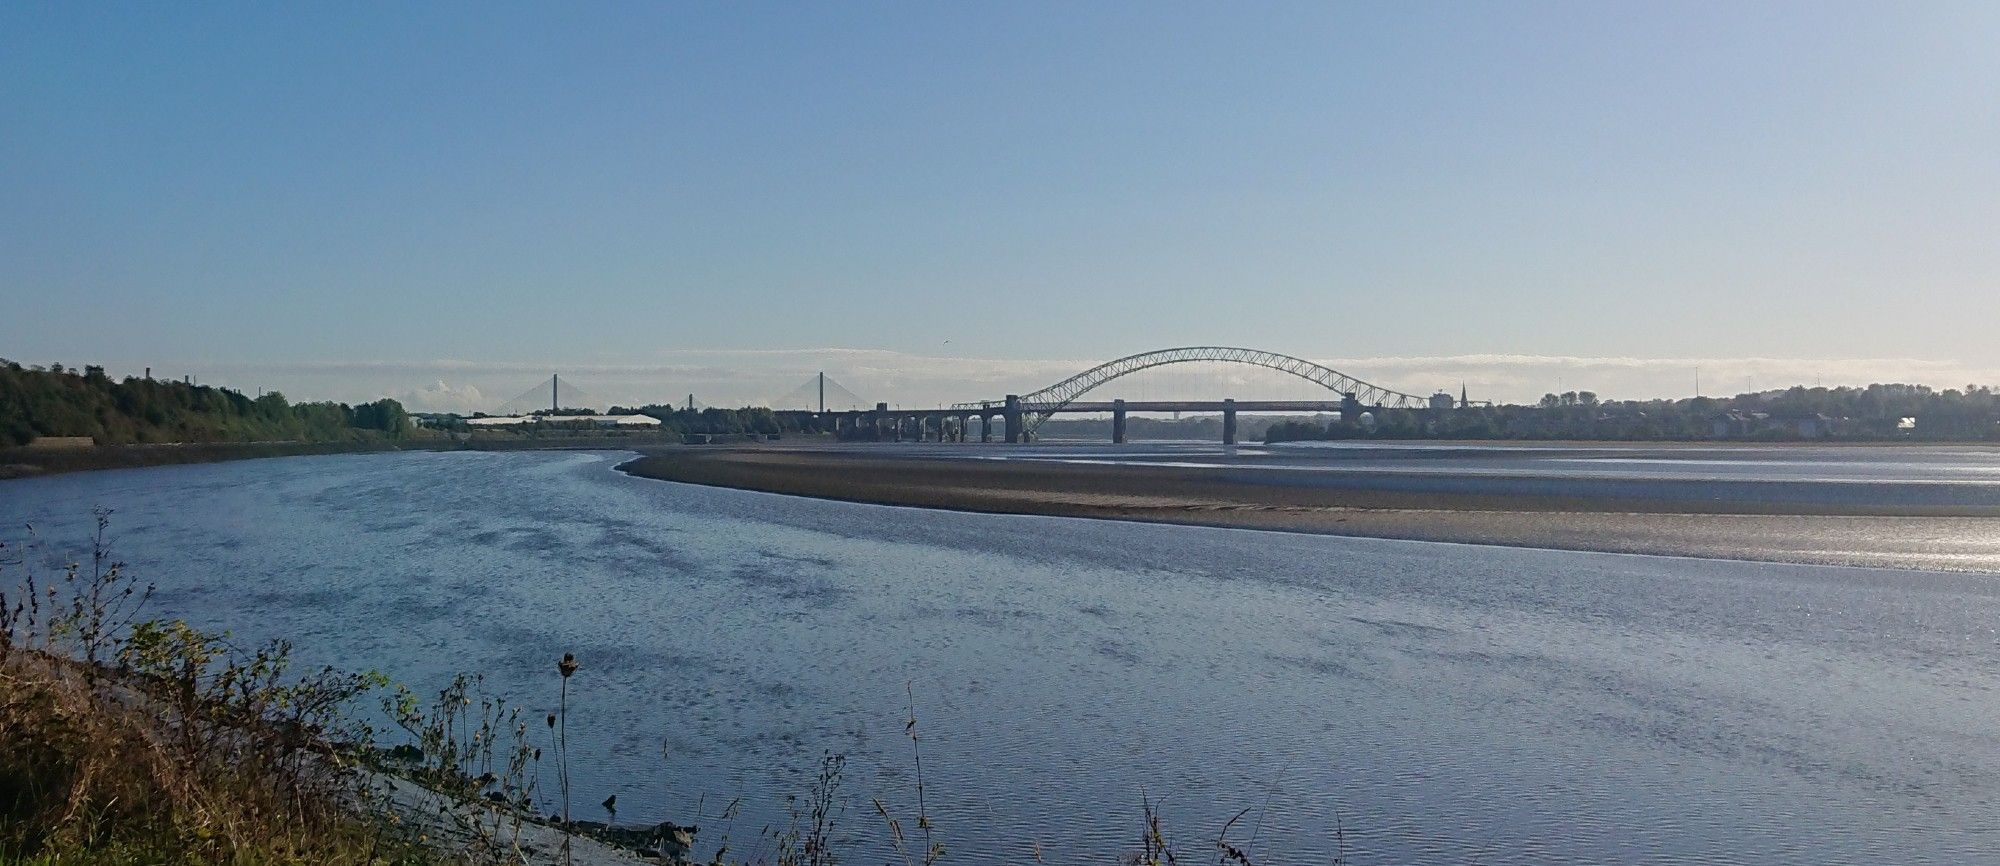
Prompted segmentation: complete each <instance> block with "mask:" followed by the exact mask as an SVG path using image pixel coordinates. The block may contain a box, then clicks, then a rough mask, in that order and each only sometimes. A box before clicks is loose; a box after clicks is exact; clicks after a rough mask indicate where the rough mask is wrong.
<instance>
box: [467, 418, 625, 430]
mask: <svg viewBox="0 0 2000 866" xmlns="http://www.w3.org/2000/svg"><path fill="white" fill-rule="evenodd" d="M465 426H467V427H472V428H476V429H488V430H492V429H499V428H508V427H530V426H547V427H594V428H597V429H600V430H646V429H651V428H654V427H658V426H660V419H658V418H655V417H653V416H651V415H510V416H505V417H498V418H467V419H465Z"/></svg>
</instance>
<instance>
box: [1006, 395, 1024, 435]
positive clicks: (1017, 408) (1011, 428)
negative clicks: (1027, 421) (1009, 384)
mask: <svg viewBox="0 0 2000 866" xmlns="http://www.w3.org/2000/svg"><path fill="white" fill-rule="evenodd" d="M1000 417H1001V418H1002V419H1003V420H1005V421H1006V423H1007V444H1009V445H1012V444H1015V443H1018V442H1025V441H1027V435H1026V434H1027V431H1025V430H1022V429H1021V395H1019V394H1008V395H1007V405H1006V408H1005V409H1003V410H1001V415H1000Z"/></svg>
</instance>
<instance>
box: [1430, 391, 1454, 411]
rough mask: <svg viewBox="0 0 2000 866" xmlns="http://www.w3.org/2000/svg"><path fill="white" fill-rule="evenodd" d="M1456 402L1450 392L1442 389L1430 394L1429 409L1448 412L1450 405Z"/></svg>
mask: <svg viewBox="0 0 2000 866" xmlns="http://www.w3.org/2000/svg"><path fill="white" fill-rule="evenodd" d="M1456 402H1457V401H1456V400H1454V399H1453V398H1452V396H1451V395H1450V394H1448V393H1446V392H1444V391H1439V392H1437V393H1436V394H1432V395H1431V401H1430V403H1431V411H1433V412H1449V411H1451V408H1452V405H1453V404H1454V403H1456Z"/></svg>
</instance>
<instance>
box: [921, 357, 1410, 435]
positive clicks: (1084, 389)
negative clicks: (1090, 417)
mask: <svg viewBox="0 0 2000 866" xmlns="http://www.w3.org/2000/svg"><path fill="white" fill-rule="evenodd" d="M1204 361H1214V362H1223V363H1232V364H1248V365H1251V366H1254V367H1263V368H1266V369H1270V370H1277V371H1279V372H1283V373H1289V374H1291V375H1293V376H1297V377H1299V378H1301V379H1304V380H1306V381H1308V382H1312V383H1314V384H1316V385H1319V386H1321V387H1324V388H1326V389H1327V390H1329V391H1332V392H1334V393H1336V394H1339V395H1341V396H1342V397H1345V396H1347V395H1349V394H1352V395H1354V399H1355V400H1356V402H1359V403H1360V404H1362V405H1363V406H1369V407H1384V408H1392V409H1418V408H1422V407H1423V406H1424V405H1425V400H1424V398H1422V397H1418V396H1416V395H1414V394H1405V393H1403V392H1401V391H1392V390H1390V389H1388V388H1384V387H1381V386H1379V385H1374V384H1370V383H1368V382H1364V381H1361V380H1360V379H1356V378H1354V377H1352V376H1349V375H1347V374H1346V373H1342V372H1340V371H1339V370H1335V369H1333V368H1331V367H1326V366H1323V365H1320V364H1315V363H1313V362H1311V361H1308V360H1305V359H1304V358H1294V357H1292V356H1290V355H1280V354H1278V353H1276V352H1266V351H1263V350H1260V349H1242V348H1236V347H1233V346H1183V347H1180V348H1176V349H1156V350H1154V351H1151V352H1140V353H1139V354H1136V355H1127V356H1125V357H1123V358H1119V359H1117V360H1114V361H1106V362H1104V363H1102V364H1099V365H1097V366H1095V367H1092V368H1090V369H1088V370H1085V371H1083V372H1081V373H1078V374H1076V375H1074V376H1071V377H1069V378H1067V379H1064V380H1062V381H1060V382H1057V383H1055V384H1054V385H1050V386H1048V387H1047V388H1043V389H1041V390H1039V391H1036V392H1034V393H1031V394H1023V395H1021V412H1022V415H1023V416H1024V419H1023V420H1024V426H1025V428H1026V430H1028V431H1033V430H1034V429H1035V428H1037V427H1040V426H1041V423H1042V422H1043V421H1045V420H1047V419H1048V418H1049V416H1051V415H1053V414H1055V413H1056V412H1057V411H1059V410H1061V409H1062V408H1063V407H1064V406H1067V405H1069V404H1070V403H1072V402H1074V401H1075V400H1076V399H1077V398H1079V397H1082V396H1083V395H1084V394H1087V393H1089V392H1090V391H1091V390H1092V389H1095V388H1097V387H1098V386H1100V385H1103V384H1104V383H1106V382H1109V381H1111V380H1113V379H1116V378H1119V377H1120V376H1129V375H1131V374H1133V373H1137V372H1139V371H1141V370H1150V369H1152V368H1154V367H1164V366H1166V365H1168V364H1188V363H1195V362H1204ZM1003 405H1004V403H1003V402H1001V401H991V400H989V401H984V402H980V403H960V404H958V405H957V406H955V407H953V408H958V409H986V410H991V409H996V408H1000V407H1001V406H1003Z"/></svg>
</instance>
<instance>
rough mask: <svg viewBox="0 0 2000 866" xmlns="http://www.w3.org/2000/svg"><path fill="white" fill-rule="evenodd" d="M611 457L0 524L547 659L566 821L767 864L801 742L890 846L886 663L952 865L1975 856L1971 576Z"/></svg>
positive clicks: (1981, 602)
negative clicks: (1431, 535)
mask: <svg viewBox="0 0 2000 866" xmlns="http://www.w3.org/2000/svg"><path fill="white" fill-rule="evenodd" d="M621 459H623V458H622V456H621V455H616V454H595V453H552V452H538V453H537V452H530V453H497V454H496V453H409V454H392V455H351V456H327V457H299V458H286V459H280V460H259V461H246V462H238V463H222V464H212V465H203V466H181V467H160V468H152V469H141V470H121V471H110V472H98V473H87V474H78V475H68V476H58V477H51V478H42V479H31V480H25V481H13V482H6V483H0V527H4V529H0V537H5V538H7V539H9V540H20V539H22V538H23V537H24V535H25V534H26V530H25V529H24V527H25V525H27V524H30V523H32V524H33V526H34V532H35V534H36V535H37V536H39V537H40V538H41V539H42V540H43V542H44V543H45V545H48V546H51V547H59V546H61V545H64V544H74V543H75V542H77V541H79V540H81V539H82V538H83V537H84V534H85V532H86V529H87V526H88V523H89V520H90V514H89V512H90V509H92V508H93V507H100V506H101V507H108V508H112V509H115V511H116V514H115V515H114V516H113V534H114V541H115V544H116V546H117V548H118V552H119V553H120V554H121V555H122V556H123V558H125V559H127V560H129V561H130V562H131V563H132V565H133V566H134V567H135V568H137V569H139V570H140V572H141V573H142V574H144V575H145V576H146V577H149V578H152V579H154V580H156V581H157V582H158V583H159V585H160V592H159V595H158V597H157V601H156V603H155V611H156V612H158V613H162V614H167V615H173V616H181V617H186V618H188V619H190V620H192V621H194V622H195V623H197V624H199V625H202V626H204V627H208V628H216V629H228V630H230V631H231V632H232V633H233V634H234V636H235V639H237V640H238V641H240V642H243V643H249V642H253V641H256V640H260V639H264V638H271V637H286V638H290V639H291V640H293V641H294V642H295V643H296V644H297V645H298V647H299V652H300V653H301V654H302V655H303V656H304V657H305V660H306V661H309V662H322V661H323V662H328V663H333V664H338V665H341V666H344V667H349V668H367V667H374V668H379V669H381V670H383V671H384V672H387V673H389V674H391V675H392V676H394V677H396V678H397V679H399V680H402V681H404V682H408V683H410V684H412V685H413V686H416V687H419V688H423V689H435V688H437V687H439V686H440V685H442V684H443V682H444V681H445V680H446V679H447V678H448V677H449V675H450V674H451V673H452V672H455V671H478V672H484V673H485V674H486V675H487V677H488V683H489V685H490V687H491V688H492V689H493V690H494V691H497V692H499V693H501V694H505V695H507V696H509V697H511V698H514V699H516V700H519V701H522V702H525V703H527V704H529V705H531V706H533V707H534V709H535V714H536V716H537V717H539V714H540V713H541V712H542V711H543V710H544V709H546V708H551V707H552V706H553V704H554V702H555V699H556V687H557V677H556V674H555V661H556V659H557V658H558V657H560V656H561V654H562V653H563V652H565V651H570V652H575V653H576V654H577V656H578V657H579V659H580V660H581V662H582V665H583V668H582V670H581V672H580V673H578V674H577V676H576V678H575V679H574V680H572V682H571V690H572V691H571V698H570V700H571V717H570V719H571V721H570V723H569V730H570V733H571V751H572V760H573V763H574V765H575V770H574V774H573V775H574V777H575V785H576V788H577V791H576V794H575V795H574V797H573V800H574V802H575V803H577V804H579V805H578V806H577V807H576V811H577V814H579V815H580V816H583V817H597V818H601V817H602V814H601V810H599V809H598V807H596V806H595V805H594V804H596V803H597V802H598V801H599V800H601V799H603V798H604V796H606V795H608V794H612V793H616V794H617V795H618V804H619V817H620V819H621V820H624V821H657V820H661V819H666V818H672V819H674V820H677V821H680V822H681V823H688V822H690V821H693V822H696V823H699V824H701V826H702V832H701V848H702V851H701V853H703V854H706V853H708V851H709V849H710V847H711V846H713V845H714V844H716V843H717V842H719V841H721V840H720V836H721V835H723V834H724V833H725V832H726V833H727V834H728V835H729V836H730V842H731V846H732V850H733V851H735V852H737V853H751V852H754V851H755V850H756V849H757V848H758V846H759V842H758V838H757V837H758V830H759V828H760V827H762V826H764V825H765V824H767V823H770V822H772V821H775V820H778V819H779V818H780V817H781V816H782V815H783V814H784V812H785V808H786V807H785V803H784V800H783V797H784V795H786V794H792V793H802V792H803V791H804V790H805V788H806V786H807V784H808V783H809V782H810V778H811V776H812V775H813V774H814V772H815V771H816V770H817V768H818V765H819V762H820V759H821V756H822V755H823V754H826V753H829V752H831V753H838V754H842V755H845V756H847V759H848V764H847V774H846V779H845V782H844V785H843V787H842V789H841V794H842V797H843V802H844V803H845V806H846V808H845V812H844V814H843V815H842V817H841V819H840V821H839V823H838V832H839V834H840V835H841V836H842V837H844V838H846V839H848V840H849V841H850V843H851V844H852V845H853V846H855V849H854V850H855V853H854V856H852V857H851V858H850V859H852V860H853V861H855V862H865V861H869V860H872V859H876V858H877V857H878V856H879V855H881V854H883V853H884V849H883V845H884V841H883V840H884V839H885V838H886V831H885V830H884V829H883V826H882V820H881V819H880V818H879V817H878V816H877V815H876V814H875V813H874V809H873V807H872V806H870V805H868V803H869V799H870V798H880V799H881V800H882V801H883V802H884V803H885V805H886V806H887V807H888V808H889V809H890V810H891V811H892V812H894V813H896V814H899V815H903V816H905V824H906V825H908V824H913V823H914V821H913V819H912V818H911V817H910V816H911V815H913V814H914V811H915V805H914V800H915V791H914V779H913V774H912V772H911V771H912V760H911V753H910V742H909V740H907V739H906V738H905V737H904V736H903V727H904V721H905V719H906V715H907V713H908V707H907V702H908V701H909V698H908V697H906V689H907V690H908V691H907V694H913V695H914V700H915V709H916V714H917V716H918V717H919V727H918V731H919V732H920V733H921V734H922V736H923V739H922V746H923V749H924V751H923V771H924V778H925V782H926V785H927V788H926V790H927V799H928V805H929V810H930V812H931V815H932V818H933V821H934V823H935V825H936V835H937V838H938V840H939V841H940V842H942V843H944V844H945V845H946V847H947V849H948V851H949V854H948V855H947V862H963V863H982V864H983V863H1001V862H1008V863H1018V862H1027V861H1030V860H1032V859H1033V852H1034V851H1035V850H1036V848H1037V847H1039V849H1040V850H1041V851H1042V852H1043V855H1044V857H1045V859H1046V860H1047V861H1049V862H1068V861H1097V862H1111V861H1113V860H1114V859H1115V858H1116V857H1117V856H1118V855H1119V854H1120V853H1121V852H1124V851H1127V850H1130V849H1131V848H1132V847H1134V843H1136V841H1137V838H1138V833H1139V826H1140V813H1141V798H1142V797H1145V798H1148V799H1150V800H1152V801H1154V802H1156V803H1159V804H1162V808H1161V815H1162V818H1163V822H1164V826H1165V828H1166V829H1167V831H1168V833H1169V835H1170V837H1172V838H1173V839H1174V841H1175V842H1176V844H1177V845H1178V846H1179V847H1180V848H1181V849H1182V851H1183V853H1184V854H1187V853H1192V855H1193V856H1194V857H1195V859H1203V858H1207V857H1211V856H1213V853H1212V852H1213V851H1214V847H1213V840H1214V838H1215V834H1216V832H1217V830H1218V829H1219V828H1220V827H1221V826H1222V825H1223V824H1224V822H1226V821H1227V820H1228V819H1229V818H1230V817H1231V816H1232V815H1235V814H1237V813H1238V812H1239V811H1241V810H1245V809H1248V810H1249V812H1248V814H1246V815H1245V816H1244V817H1243V819H1242V820H1241V821H1239V822H1237V824H1236V825H1235V826H1234V827H1233V828H1232V829H1231V831H1230V837H1229V838H1230V841H1231V842H1232V843H1233V844H1235V845H1237V846H1238V847H1246V848H1247V849H1248V851H1249V853H1250V855H1251V857H1252V858H1253V859H1254V860H1255V861H1256V862H1259V863H1275V862H1322V863H1324V862H1328V861H1330V860H1331V859H1333V858H1334V857H1336V856H1341V857H1345V858H1346V862H1348V863H1354V864H1375V863H1474V862H1476V863H1487V864H1557V863H1577V864H1585V863H1590V864H1595V863H1663V864H1668V863H1671V864H1680V863H1760V864H1761V863H1800V864H1806V863H1811V864H1841V863H1856V864H1861V863H1866V864H1881V863H1952V864H1959V863H1995V862H2000V812H1996V802H1995V793H1996V791H2000V696H1996V694H1995V691H1994V689H1995V686H1996V685H2000V632H1996V628H2000V592H1996V584H1995V583H1994V578H1992V577H1990V576H1981V575H1963V574H1940V573H1929V572H1922V571H1876V570H1865V569H1851V568H1829V567H1815V566H1798V565H1779V564H1766V563H1746V562H1736V561H1726V560H1695V559H1672V558H1657V557H1639V556H1621V555H1611V554H1591V553H1575V552H1558V551H1541V550H1526V549H1512V548H1499V547H1473V546H1459V545H1446V544H1432V543H1420V542H1402V541H1385V540H1375V539H1359V538H1339V537H1324V536H1309V535H1287V534H1278V533H1263V532H1251V531H1241V530H1227V529H1205V528H1195V527H1177V526H1157V525H1144V524H1132V523H1117V522H1105V521H1088V520H1071V519H1062V518H1042V517H1017V516H999V515H979V514H960V513H951V512H938V511H922V510H911V509H899V508H888V507H879V506H870V505H860V504H851V503H838V502H825V501H817V500H808V499H799V498H790V497H782V496H774V495H768V494H759V493H746V492H740V491H730V490H720V489H710V488H702V487H693V486H687V485H679V484H670V483H663V482H657V481H649V480H643V479H635V478H630V477H627V476H624V475H622V474H620V473H618V472H616V471H615V470H614V468H613V467H614V466H615V465H616V464H617V462H619V461H620V460H621ZM46 555H49V556H55V557H59V556H60V553H58V552H55V551H48V552H47V553H46ZM544 781H545V783H549V782H551V781H552V780H551V779H550V778H549V776H548V774H546V773H545V774H544ZM553 790H554V787H553V785H552V784H549V791H553ZM739 798H740V804H741V805H740V807H739V809H738V810H737V812H736V815H735V817H734V818H733V819H730V818H726V817H724V814H725V810H724V806H725V804H727V803H728V802H730V801H731V800H738V799H739ZM580 804H593V805H589V806H582V805H580Z"/></svg>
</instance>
